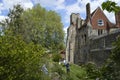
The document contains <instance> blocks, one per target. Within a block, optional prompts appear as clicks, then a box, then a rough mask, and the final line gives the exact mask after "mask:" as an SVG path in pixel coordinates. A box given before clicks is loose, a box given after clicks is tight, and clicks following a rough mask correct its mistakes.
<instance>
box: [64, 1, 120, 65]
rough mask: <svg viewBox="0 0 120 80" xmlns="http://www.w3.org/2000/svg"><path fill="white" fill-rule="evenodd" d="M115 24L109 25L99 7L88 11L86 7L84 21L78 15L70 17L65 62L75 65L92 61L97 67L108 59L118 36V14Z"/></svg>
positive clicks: (119, 17) (119, 32)
mask: <svg viewBox="0 0 120 80" xmlns="http://www.w3.org/2000/svg"><path fill="white" fill-rule="evenodd" d="M115 19H116V24H114V23H111V22H110V21H109V19H108V18H107V17H106V15H105V14H104V13H103V11H102V10H101V8H100V7H98V8H97V9H96V10H94V11H93V12H92V13H91V11H90V4H89V3H88V4H87V5H86V19H85V20H83V19H81V17H80V15H79V13H77V14H76V13H72V14H71V15H70V26H69V27H68V29H67V41H66V60H67V61H69V62H71V63H75V64H85V63H87V62H89V61H93V62H95V63H96V64H98V65H101V64H103V63H104V61H105V60H106V59H107V58H108V56H109V54H110V52H111V50H112V49H113V47H112V42H114V41H115V40H116V37H117V36H118V35H119V34H120V30H119V28H120V13H117V14H115Z"/></svg>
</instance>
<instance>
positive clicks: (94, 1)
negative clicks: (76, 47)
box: [0, 0, 120, 31]
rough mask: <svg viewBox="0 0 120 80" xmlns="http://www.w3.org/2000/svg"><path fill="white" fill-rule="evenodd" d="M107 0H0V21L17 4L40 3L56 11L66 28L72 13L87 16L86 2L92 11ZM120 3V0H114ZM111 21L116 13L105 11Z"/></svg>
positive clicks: (29, 5)
mask: <svg viewBox="0 0 120 80" xmlns="http://www.w3.org/2000/svg"><path fill="white" fill-rule="evenodd" d="M104 1H106V0H0V21H1V20H4V19H5V18H7V14H8V11H9V8H13V5H15V4H18V3H19V4H21V5H22V6H23V7H24V9H28V8H32V7H33V6H34V5H35V4H38V3H39V4H40V5H41V6H42V7H44V8H46V9H47V10H54V11H56V12H57V13H58V14H59V15H60V16H61V19H62V23H63V25H64V30H65V31H66V29H67V28H68V26H69V21H70V19H69V18H70V14H71V13H79V14H80V17H81V18H83V19H85V17H86V4H87V3H88V2H89V3H90V7H91V12H93V11H94V10H95V9H96V8H97V7H98V6H101V4H102V2H104ZM112 1H115V2H116V3H118V5H120V0H112ZM104 13H105V14H106V15H107V17H108V18H109V20H110V21H111V22H114V14H113V13H108V12H107V11H104Z"/></svg>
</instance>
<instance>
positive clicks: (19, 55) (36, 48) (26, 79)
mask: <svg viewBox="0 0 120 80" xmlns="http://www.w3.org/2000/svg"><path fill="white" fill-rule="evenodd" d="M44 51H45V50H44V48H42V46H40V45H35V44H34V43H29V44H28V43H25V42H24V41H23V39H22V38H21V37H20V36H1V37H0V80H38V79H40V77H41V75H40V73H41V71H40V67H41V65H42V64H41V63H40V59H41V57H42V55H43V54H44Z"/></svg>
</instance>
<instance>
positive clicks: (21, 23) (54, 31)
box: [4, 4, 64, 50]
mask: <svg viewBox="0 0 120 80" xmlns="http://www.w3.org/2000/svg"><path fill="white" fill-rule="evenodd" d="M8 17H9V19H6V21H5V23H4V27H5V29H7V30H8V29H9V30H11V31H13V34H12V35H18V34H19V35H21V36H23V39H24V41H25V42H28V43H29V42H34V43H35V44H41V45H42V46H44V47H46V48H47V49H54V50H59V49H63V48H64V31H63V24H62V23H61V18H60V16H59V15H58V14H57V13H56V12H54V11H47V10H46V9H45V8H42V7H41V6H40V5H39V4H38V5H35V6H34V7H33V8H32V9H28V10H26V11H24V10H23V8H22V7H21V6H20V5H16V6H14V8H13V9H12V10H10V13H9V15H8Z"/></svg>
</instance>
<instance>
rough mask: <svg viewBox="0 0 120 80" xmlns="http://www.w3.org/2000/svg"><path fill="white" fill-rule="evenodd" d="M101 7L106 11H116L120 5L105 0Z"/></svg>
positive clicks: (119, 9) (119, 8)
mask: <svg viewBox="0 0 120 80" xmlns="http://www.w3.org/2000/svg"><path fill="white" fill-rule="evenodd" d="M102 9H103V10H107V11H108V12H115V13H117V12H119V11H120V6H118V5H117V3H116V2H113V1H110V0H107V1H106V2H103V3H102Z"/></svg>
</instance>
